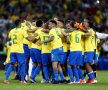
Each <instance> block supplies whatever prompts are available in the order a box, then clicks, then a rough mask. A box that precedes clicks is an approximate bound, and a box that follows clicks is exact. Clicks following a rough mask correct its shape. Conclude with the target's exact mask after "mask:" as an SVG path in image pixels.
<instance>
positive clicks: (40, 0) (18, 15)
mask: <svg viewBox="0 0 108 90" xmlns="http://www.w3.org/2000/svg"><path fill="white" fill-rule="evenodd" d="M28 13H29V14H31V15H32V17H33V19H34V20H36V19H42V20H44V21H47V20H48V19H50V18H52V17H60V18H64V19H65V20H67V19H73V18H74V19H75V20H76V21H79V22H81V21H82V20H83V18H84V17H87V16H90V17H91V21H92V22H93V23H95V25H96V27H98V28H97V31H98V32H102V33H103V32H104V33H108V0H0V68H3V62H4V61H5V58H6V53H7V51H6V48H5V47H4V46H5V44H6V37H7V34H8V32H9V30H10V29H11V28H13V23H14V21H15V20H16V19H22V20H23V19H25V17H26V16H27V14H28ZM100 48H101V49H100V58H99V63H98V69H100V70H107V69H108V41H107V40H105V41H104V42H103V43H102V45H101V46H100Z"/></svg>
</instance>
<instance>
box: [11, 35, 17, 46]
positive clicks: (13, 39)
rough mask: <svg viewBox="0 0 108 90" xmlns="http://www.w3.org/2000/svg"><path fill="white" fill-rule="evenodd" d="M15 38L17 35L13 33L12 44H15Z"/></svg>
mask: <svg viewBox="0 0 108 90" xmlns="http://www.w3.org/2000/svg"><path fill="white" fill-rule="evenodd" d="M16 40H17V35H16V34H13V40H12V41H13V44H17V42H16Z"/></svg>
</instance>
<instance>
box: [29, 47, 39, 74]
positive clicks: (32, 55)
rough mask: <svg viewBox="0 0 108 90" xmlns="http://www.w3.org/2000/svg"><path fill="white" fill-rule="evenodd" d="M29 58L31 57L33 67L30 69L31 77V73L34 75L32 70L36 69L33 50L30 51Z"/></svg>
mask: <svg viewBox="0 0 108 90" xmlns="http://www.w3.org/2000/svg"><path fill="white" fill-rule="evenodd" d="M30 57H31V59H32V62H33V67H32V72H31V76H32V75H33V73H34V70H35V69H36V66H37V61H36V58H35V54H34V49H33V48H31V49H30Z"/></svg>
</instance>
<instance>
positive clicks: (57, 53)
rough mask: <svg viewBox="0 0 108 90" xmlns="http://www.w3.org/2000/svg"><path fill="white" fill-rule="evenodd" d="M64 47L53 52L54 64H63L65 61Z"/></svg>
mask: <svg viewBox="0 0 108 90" xmlns="http://www.w3.org/2000/svg"><path fill="white" fill-rule="evenodd" d="M63 55H64V53H63V47H60V48H57V49H53V50H52V51H51V61H52V62H60V63H61V62H62V61H63V57H64V56H63Z"/></svg>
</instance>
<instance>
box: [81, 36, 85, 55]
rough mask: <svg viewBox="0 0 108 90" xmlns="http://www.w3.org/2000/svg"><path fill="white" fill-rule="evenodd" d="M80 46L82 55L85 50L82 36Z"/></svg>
mask: <svg viewBox="0 0 108 90" xmlns="http://www.w3.org/2000/svg"><path fill="white" fill-rule="evenodd" d="M81 46H82V55H84V52H85V43H84V37H82V38H81Z"/></svg>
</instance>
